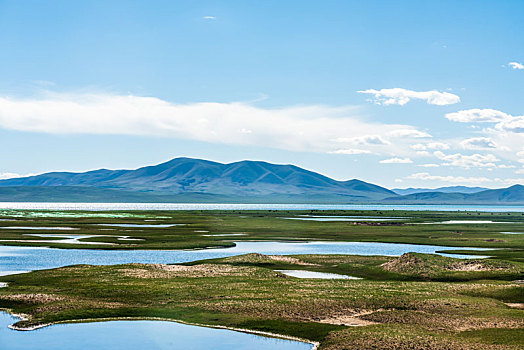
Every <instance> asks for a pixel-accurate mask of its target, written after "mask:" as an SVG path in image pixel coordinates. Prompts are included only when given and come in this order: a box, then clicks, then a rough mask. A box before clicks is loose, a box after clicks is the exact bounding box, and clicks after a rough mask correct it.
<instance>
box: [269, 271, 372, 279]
mask: <svg viewBox="0 0 524 350" xmlns="http://www.w3.org/2000/svg"><path fill="white" fill-rule="evenodd" d="M275 271H277V272H280V273H282V274H284V275H286V276H291V277H296V278H316V279H325V280H337V279H340V280H361V279H362V278H360V277H353V276H347V275H339V274H336V273H327V272H316V271H306V270H275Z"/></svg>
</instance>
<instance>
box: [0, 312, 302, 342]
mask: <svg viewBox="0 0 524 350" xmlns="http://www.w3.org/2000/svg"><path fill="white" fill-rule="evenodd" d="M16 321H18V319H16V318H15V317H13V316H11V315H9V314H7V313H5V312H0V349H6V350H7V349H9V350H27V349H31V350H49V349H53V350H94V349H104V350H106V349H107V350H120V349H122V350H143V349H148V350H149V349H150V350H156V349H159V350H168V349H169V350H172V349H188V350H209V349H213V350H251V349H253V350H271V349H276V350H309V349H311V348H312V345H311V344H307V343H302V342H298V341H291V340H284V339H277V338H268V337H262V336H258V335H253V334H246V333H241V332H235V331H230V330H226V329H215V328H207V327H197V326H190V325H185V324H180V323H176V322H169V321H109V322H92V323H75V324H60V325H53V326H50V327H45V328H42V329H38V330H35V331H24V332H21V331H14V330H11V329H9V328H7V326H8V325H10V324H13V323H15V322H16Z"/></svg>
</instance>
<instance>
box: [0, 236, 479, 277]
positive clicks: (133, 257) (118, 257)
mask: <svg viewBox="0 0 524 350" xmlns="http://www.w3.org/2000/svg"><path fill="white" fill-rule="evenodd" d="M236 244H237V245H236V246H235V247H233V248H221V249H204V250H96V249H51V248H33V247H8V246H0V275H7V274H13V273H19V272H27V271H31V270H41V269H51V268H55V267H60V266H66V265H76V264H89V265H114V264H127V263H147V264H174V263H182V262H189V261H195V260H202V259H212V258H223V257H226V256H233V255H238V254H247V253H261V254H275V255H288V254H351V255H389V256H397V255H402V254H404V253H407V252H418V253H435V252H437V251H440V250H450V249H463V250H469V249H477V250H482V249H481V248H453V247H442V246H430V245H416V244H395V243H366V242H306V243H284V242H236ZM442 255H447V256H453V257H458V258H472V257H474V256H468V255H458V254H453V255H449V254H442ZM476 257H478V256H476Z"/></svg>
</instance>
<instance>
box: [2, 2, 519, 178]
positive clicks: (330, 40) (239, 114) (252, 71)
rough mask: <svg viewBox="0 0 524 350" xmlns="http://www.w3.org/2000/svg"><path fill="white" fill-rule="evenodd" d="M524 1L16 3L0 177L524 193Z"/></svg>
mask: <svg viewBox="0 0 524 350" xmlns="http://www.w3.org/2000/svg"><path fill="white" fill-rule="evenodd" d="M523 14H524V2H522V1H420V0H418V1H397V2H393V1H303V0H302V1H107V0H106V1H95V0H90V1H36V0H35V1H23V2H21V1H15V0H13V1H3V0H0V42H1V43H2V49H1V50H0V63H1V64H0V77H1V79H0V159H1V160H2V161H1V162H0V177H3V178H7V177H12V176H18V175H26V174H34V173H41V172H46V171H53V170H67V171H84V170H90V169H96V168H103V167H104V168H136V167H139V166H143V165H149V164H155V163H159V162H162V161H165V160H168V159H171V158H174V157H178V156H189V157H198V158H205V159H211V160H216V161H221V162H231V161H237V160H243V159H252V160H265V161H269V162H275V163H293V164H296V165H299V166H302V167H305V168H308V169H310V170H314V171H318V172H320V173H323V174H325V175H328V176H331V177H334V178H336V179H352V178H359V179H362V180H365V181H369V182H373V183H377V184H380V185H383V186H387V187H409V186H416V187H437V186H447V185H472V186H473V185H474V186H485V187H505V186H507V185H511V184H514V183H524V167H523V166H524V117H523V114H524V96H523V95H524V84H523V83H524V66H522V64H524V37H523V35H522V33H524V21H522V17H523Z"/></svg>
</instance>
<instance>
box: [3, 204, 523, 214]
mask: <svg viewBox="0 0 524 350" xmlns="http://www.w3.org/2000/svg"><path fill="white" fill-rule="evenodd" d="M0 209H32V210H40V209H44V210H417V211H420V210H432V211H484V212H485V211H489V212H506V211H508V212H509V211H511V212H524V206H522V205H519V206H512V205H500V206H499V205H493V206H489V205H384V204H362V205H360V204H333V205H331V204H225V203H219V204H209V203H43V202H0Z"/></svg>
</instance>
